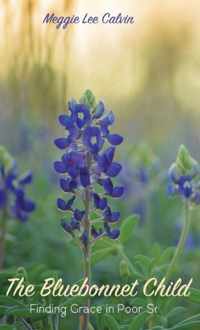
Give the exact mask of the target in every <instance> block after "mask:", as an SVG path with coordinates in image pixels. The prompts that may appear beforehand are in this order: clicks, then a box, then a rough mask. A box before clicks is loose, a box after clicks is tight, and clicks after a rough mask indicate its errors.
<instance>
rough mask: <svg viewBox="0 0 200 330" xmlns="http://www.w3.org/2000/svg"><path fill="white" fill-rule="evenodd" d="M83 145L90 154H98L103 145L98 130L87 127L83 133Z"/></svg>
mask: <svg viewBox="0 0 200 330" xmlns="http://www.w3.org/2000/svg"><path fill="white" fill-rule="evenodd" d="M83 143H84V144H85V146H86V147H87V148H88V150H89V151H90V152H92V153H94V154H96V153H98V152H99V151H100V150H101V148H102V147H103V144H104V140H103V138H102V136H101V131H100V129H99V128H98V127H94V126H89V127H87V128H86V129H85V130H84V132H83Z"/></svg>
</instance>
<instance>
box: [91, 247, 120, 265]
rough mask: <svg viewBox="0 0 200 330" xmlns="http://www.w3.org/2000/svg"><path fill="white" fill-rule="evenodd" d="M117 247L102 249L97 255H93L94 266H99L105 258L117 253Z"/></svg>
mask: <svg viewBox="0 0 200 330" xmlns="http://www.w3.org/2000/svg"><path fill="white" fill-rule="evenodd" d="M116 252H117V250H116V247H108V248H105V249H101V250H99V251H97V252H95V253H93V254H92V265H95V264H97V263H98V262H100V261H102V260H104V259H105V258H107V257H109V256H110V255H113V253H116Z"/></svg>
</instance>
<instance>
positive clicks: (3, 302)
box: [0, 296, 25, 306]
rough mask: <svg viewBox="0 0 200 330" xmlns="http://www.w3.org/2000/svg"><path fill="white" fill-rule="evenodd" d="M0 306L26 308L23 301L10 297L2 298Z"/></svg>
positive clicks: (0, 298)
mask: <svg viewBox="0 0 200 330" xmlns="http://www.w3.org/2000/svg"><path fill="white" fill-rule="evenodd" d="M0 305H6V306H25V305H24V304H23V303H22V302H21V301H19V300H17V299H15V298H12V297H9V296H0Z"/></svg>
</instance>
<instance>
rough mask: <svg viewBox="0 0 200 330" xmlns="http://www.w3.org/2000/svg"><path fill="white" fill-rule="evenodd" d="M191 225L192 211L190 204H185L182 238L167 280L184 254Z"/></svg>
mask: <svg viewBox="0 0 200 330" xmlns="http://www.w3.org/2000/svg"><path fill="white" fill-rule="evenodd" d="M190 223H191V216H190V210H189V203H188V202H185V204H184V226H183V229H182V232H181V236H180V239H179V242H178V245H177V248H176V251H175V253H174V256H173V258H172V261H171V263H170V265H169V268H168V271H167V274H166V276H165V278H166V279H169V278H170V276H171V274H172V273H173V271H174V266H175V265H176V263H177V261H178V259H179V257H180V255H181V254H182V252H183V249H184V246H185V242H186V239H187V236H188V233H189V229H190Z"/></svg>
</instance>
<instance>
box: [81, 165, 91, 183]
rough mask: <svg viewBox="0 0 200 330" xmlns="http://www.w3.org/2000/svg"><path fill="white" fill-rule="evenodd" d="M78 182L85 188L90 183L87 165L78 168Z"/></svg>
mask: <svg viewBox="0 0 200 330" xmlns="http://www.w3.org/2000/svg"><path fill="white" fill-rule="evenodd" d="M80 182H81V185H82V186H83V187H85V188H86V187H87V186H89V185H90V173H89V170H88V168H87V167H82V168H81V169H80Z"/></svg>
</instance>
